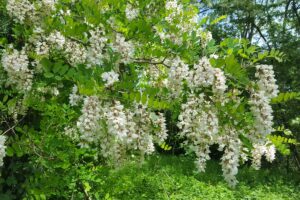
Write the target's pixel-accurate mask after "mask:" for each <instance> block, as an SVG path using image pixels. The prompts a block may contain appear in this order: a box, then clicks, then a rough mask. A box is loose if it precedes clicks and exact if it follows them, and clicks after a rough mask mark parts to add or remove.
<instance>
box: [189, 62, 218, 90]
mask: <svg viewBox="0 0 300 200" xmlns="http://www.w3.org/2000/svg"><path fill="white" fill-rule="evenodd" d="M215 70H216V69H214V68H213V67H212V66H211V64H210V62H209V60H208V58H206V57H203V58H201V59H200V60H199V62H198V63H197V64H195V65H194V67H193V69H192V70H190V72H189V75H188V78H187V81H188V84H189V87H190V88H193V89H195V88H199V87H208V86H211V85H212V84H213V83H214V80H215ZM218 75H219V79H220V77H221V76H222V72H219V73H218ZM218 75H217V73H216V76H218ZM220 81H223V80H219V82H220ZM217 83H218V82H217ZM218 84H219V86H217V85H216V87H219V88H218V89H217V90H220V89H222V90H223V89H224V86H223V85H220V84H223V83H221V82H220V83H218ZM220 87H223V88H220Z"/></svg>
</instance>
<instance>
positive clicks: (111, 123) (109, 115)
mask: <svg viewBox="0 0 300 200" xmlns="http://www.w3.org/2000/svg"><path fill="white" fill-rule="evenodd" d="M104 117H105V119H106V120H107V131H108V133H109V134H112V135H113V136H114V137H116V138H117V140H119V141H123V140H125V138H126V137H127V134H128V130H127V127H126V126H127V117H126V114H125V112H124V106H123V105H122V104H121V103H120V102H119V101H115V103H114V105H113V106H110V107H106V108H105V110H104Z"/></svg>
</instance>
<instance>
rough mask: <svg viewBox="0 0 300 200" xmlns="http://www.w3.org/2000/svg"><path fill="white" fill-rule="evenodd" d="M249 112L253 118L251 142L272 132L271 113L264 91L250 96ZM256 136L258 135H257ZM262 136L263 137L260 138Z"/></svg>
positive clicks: (268, 100)
mask: <svg viewBox="0 0 300 200" xmlns="http://www.w3.org/2000/svg"><path fill="white" fill-rule="evenodd" d="M249 103H250V105H251V112H252V113H253V115H254V117H255V125H254V126H255V132H256V133H255V135H256V136H254V138H252V140H253V141H254V142H255V140H256V139H258V140H260V139H261V138H265V136H266V135H268V134H270V133H271V132H272V131H273V127H272V126H273V115H272V113H273V111H272V107H271V105H270V99H269V98H268V97H267V95H266V93H265V92H264V91H258V92H255V93H253V94H252V95H251V99H250V102H249ZM257 134H258V135H257ZM261 136H263V137H261Z"/></svg>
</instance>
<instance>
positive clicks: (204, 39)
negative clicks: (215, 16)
mask: <svg viewBox="0 0 300 200" xmlns="http://www.w3.org/2000/svg"><path fill="white" fill-rule="evenodd" d="M196 34H197V36H199V37H200V42H201V46H202V48H205V47H206V46H207V44H208V42H209V41H211V40H212V39H213V37H212V34H211V32H209V31H203V30H201V29H197V33H196Z"/></svg>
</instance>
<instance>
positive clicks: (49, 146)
mask: <svg viewBox="0 0 300 200" xmlns="http://www.w3.org/2000/svg"><path fill="white" fill-rule="evenodd" d="M1 3H2V4H3V5H5V6H3V7H4V8H5V10H4V11H3V12H4V13H5V14H6V15H7V16H8V18H9V20H8V23H10V26H11V29H10V32H9V33H8V35H7V37H4V38H1V48H2V51H1V67H0V77H1V78H0V84H1V94H0V96H1V99H2V102H1V104H0V105H1V129H2V131H1V132H2V135H1V137H0V165H3V162H2V160H3V158H4V157H5V156H6V157H13V156H14V155H17V156H19V157H22V156H24V155H26V157H27V160H29V161H28V162H30V163H33V164H32V167H33V168H34V169H35V170H37V171H39V172H40V173H41V174H42V172H41V171H43V170H45V169H46V168H47V169H48V170H49V171H51V169H49V167H52V168H53V169H54V168H59V167H60V168H62V169H70V168H71V167H72V165H74V166H79V165H80V166H81V167H85V163H89V164H91V163H92V165H93V166H94V167H95V166H97V165H101V164H104V163H106V164H108V165H111V166H120V165H121V164H122V163H123V162H124V161H125V160H126V159H133V157H132V155H135V156H134V158H140V159H143V158H144V156H145V155H148V154H152V153H153V152H154V151H155V144H158V145H159V144H161V143H163V142H164V141H165V140H166V139H167V137H168V132H169V131H168V130H167V125H166V123H168V122H166V119H165V112H166V111H170V112H171V113H172V115H173V117H174V118H175V119H177V126H178V128H179V130H180V131H179V133H178V135H179V137H181V138H182V140H183V141H184V142H183V143H182V145H183V147H185V149H186V152H187V153H191V154H194V155H195V164H196V167H197V168H198V170H199V171H200V172H204V171H205V164H206V161H207V160H209V159H210V156H209V154H210V146H211V145H213V144H218V146H219V150H220V151H223V156H222V158H221V165H222V170H223V175H224V178H225V180H226V181H227V182H228V184H229V185H231V186H234V185H236V183H237V182H238V181H237V180H236V178H235V176H236V174H237V173H238V167H239V165H240V164H241V163H243V162H245V161H247V160H248V159H252V165H253V167H254V168H256V169H258V168H259V167H260V165H261V158H262V156H265V157H266V159H267V160H268V161H270V162H272V161H273V160H274V158H275V147H274V145H273V144H272V143H271V142H270V141H269V140H268V135H269V134H270V133H271V132H272V130H273V128H272V119H273V117H272V108H271V106H270V100H271V98H273V97H275V96H276V95H277V93H278V89H277V85H276V83H275V82H276V80H275V78H274V72H273V68H272V66H270V65H265V64H264V62H265V61H266V60H267V59H273V58H275V59H279V58H278V57H277V55H278V54H276V51H272V52H261V51H260V49H259V48H258V47H255V46H251V45H250V44H249V42H248V41H247V40H244V39H233V38H228V39H224V40H223V41H222V42H221V43H220V44H215V41H214V40H213V37H212V35H211V33H210V32H209V31H207V28H209V27H210V26H213V24H215V23H218V21H219V20H221V19H222V17H221V18H219V19H215V20H213V19H209V18H200V17H199V12H198V8H197V4H196V2H191V1H189V0H136V1H134V0H96V1H95V0H82V1H77V0H58V1H55V0H41V1H33V0H9V1H3V0H2V1H1ZM274 52H275V53H274ZM66 149H71V150H70V151H68V150H66ZM57 152H60V154H58V153H57ZM62 152H63V153H62ZM73 152H80V153H76V154H73ZM82 152H89V154H88V155H89V156H87V157H88V158H82V155H83V154H84V153H82ZM6 154H7V155H6ZM70 155H72V156H70ZM87 160H89V161H87ZM51 163H52V164H51ZM2 170H3V171H5V167H4V168H3V169H2ZM39 178H40V177H39ZM30 181H32V182H34V181H36V183H38V179H37V180H33V179H32V180H29V182H30ZM83 185H85V184H83ZM74 187H75V186H74ZM49 195H51V194H49Z"/></svg>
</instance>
